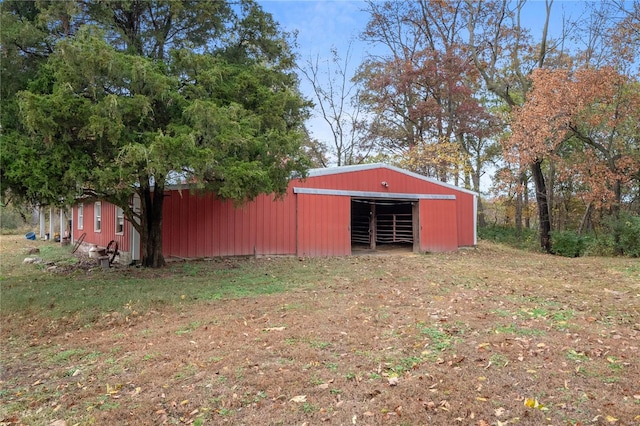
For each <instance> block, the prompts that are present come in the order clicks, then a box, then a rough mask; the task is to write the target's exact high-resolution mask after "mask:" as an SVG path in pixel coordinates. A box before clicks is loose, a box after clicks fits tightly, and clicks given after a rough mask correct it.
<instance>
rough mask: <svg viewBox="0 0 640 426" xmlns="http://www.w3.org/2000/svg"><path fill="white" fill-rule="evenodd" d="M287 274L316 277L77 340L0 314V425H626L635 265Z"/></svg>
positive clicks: (635, 418) (503, 251) (490, 254)
mask: <svg viewBox="0 0 640 426" xmlns="http://www.w3.org/2000/svg"><path fill="white" fill-rule="evenodd" d="M287 261H288V262H290V260H286V259H263V260H260V259H258V260H256V259H247V260H243V261H241V262H256V263H260V262H273V263H274V264H275V263H277V262H287ZM293 265H297V266H295V267H298V268H305V267H306V268H308V269H309V273H310V274H315V276H317V279H316V280H315V281H314V283H313V284H312V285H311V286H306V287H304V288H302V289H297V290H293V291H290V292H285V293H278V294H272V295H261V296H258V297H247V298H233V299H221V300H212V301H206V302H202V301H200V302H197V303H190V304H186V303H185V304H176V305H171V306H165V307H159V308H158V309H153V310H148V311H146V312H137V311H136V310H135V307H134V306H132V307H131V308H130V309H129V311H125V312H124V313H118V312H110V313H104V315H103V316H102V317H101V318H100V319H99V320H98V321H96V322H95V323H93V324H89V325H87V324H80V323H77V322H75V321H74V319H73V318H61V319H56V320H50V319H49V320H48V319H46V318H45V317H38V316H32V317H21V316H20V315H18V314H11V315H4V314H3V315H2V319H1V321H2V322H1V324H2V332H1V337H2V349H1V350H2V352H1V355H2V370H1V372H0V374H1V376H0V380H1V382H0V424H1V425H17V424H34V425H35V424H45V425H46V424H56V425H63V424H67V425H73V424H80V425H84V424H97V425H159V424H196V425H202V424H233V425H267V424H269V425H278V424H282V425H319V424H331V425H387V424H388V425H457V424H459V425H479V426H483V425H507V424H510V425H511V424H519V425H546V424H549V425H568V424H570V425H640V349H639V347H640V313H639V310H640V266H639V262H638V261H637V259H636V260H633V259H601V258H579V259H566V258H559V257H552V256H547V255H541V254H532V253H525V252H520V251H516V250H513V249H510V248H506V247H503V246H498V245H493V244H490V243H484V242H482V243H481V244H480V245H479V247H478V248H476V249H470V250H461V251H459V252H457V253H450V254H427V255H415V254H407V253H403V254H401V255H394V254H392V253H388V254H385V255H375V256H370V255H362V256H355V257H345V258H332V259H322V260H309V259H300V260H299V261H298V262H297V263H293ZM143 273H144V272H143ZM6 282H7V281H6V280H5V281H4V283H5V284H6ZM211 285H212V286H215V278H214V276H212V282H211ZM187 296H188V295H187ZM56 421H57V423H55V422H56Z"/></svg>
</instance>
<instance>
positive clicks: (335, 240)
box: [297, 194, 351, 257]
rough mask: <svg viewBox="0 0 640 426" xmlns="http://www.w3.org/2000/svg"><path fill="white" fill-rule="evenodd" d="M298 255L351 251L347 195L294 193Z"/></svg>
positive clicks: (322, 254)
mask: <svg viewBox="0 0 640 426" xmlns="http://www.w3.org/2000/svg"><path fill="white" fill-rule="evenodd" d="M297 197H298V221H297V223H298V226H297V228H298V230H297V235H298V252H297V254H298V256H309V257H314V256H344V255H349V254H351V231H350V229H349V228H350V225H351V198H350V197H343V196H332V195H312V194H297Z"/></svg>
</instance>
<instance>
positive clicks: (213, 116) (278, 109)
mask: <svg viewBox="0 0 640 426" xmlns="http://www.w3.org/2000/svg"><path fill="white" fill-rule="evenodd" d="M74 19H82V24H81V25H78V30H77V31H75V32H74V34H73V36H69V37H65V38H62V39H60V40H59V41H58V42H57V43H56V45H55V47H54V49H53V51H52V53H51V55H50V56H49V58H48V60H47V62H46V63H44V64H43V65H42V66H41V67H40V68H39V70H38V76H39V78H38V79H34V80H33V81H32V82H31V83H33V84H30V85H29V87H28V90H25V91H22V92H20V93H19V96H18V104H19V107H20V112H21V114H20V118H21V120H22V121H21V122H22V123H23V125H24V126H25V127H26V129H27V130H28V134H29V138H25V139H24V140H22V141H21V143H20V144H19V145H20V146H19V149H24V148H25V147H26V146H29V144H31V145H33V147H34V150H35V151H38V150H40V151H39V152H48V153H55V155H56V157H55V161H54V160H53V158H51V159H50V160H48V161H51V162H52V164H51V166H55V167H54V168H52V169H51V170H45V169H44V168H40V169H39V170H38V173H43V172H44V175H43V176H44V177H43V178H42V179H46V178H49V179H53V180H55V182H56V187H55V188H53V189H52V190H51V193H52V195H56V196H58V197H65V198H66V199H69V197H73V196H75V195H80V194H83V195H89V196H92V197H95V198H96V199H101V200H106V201H109V202H112V203H114V204H116V205H118V206H120V207H122V209H123V210H124V212H125V214H126V215H127V217H128V218H129V220H130V221H131V223H132V224H133V226H134V227H135V228H136V230H137V231H138V232H139V233H140V236H141V243H142V263H143V265H145V266H151V267H160V266H162V265H164V257H163V255H162V232H161V230H162V206H163V200H164V197H165V194H164V191H165V188H166V186H167V185H170V184H174V183H188V184H190V185H192V187H193V188H197V189H203V190H211V191H214V192H215V193H216V194H217V195H218V196H219V197H221V198H224V199H233V200H236V201H238V202H241V201H243V200H247V199H251V198H253V197H255V196H257V195H258V194H261V193H276V194H281V193H283V192H284V191H285V190H286V188H287V183H288V180H289V178H290V177H291V176H292V174H294V173H298V174H304V173H305V170H306V167H307V160H306V158H305V157H304V156H303V154H302V150H301V149H300V147H301V144H302V142H303V141H304V129H303V122H304V119H305V118H306V117H307V109H308V104H307V103H306V102H305V101H304V99H302V97H301V96H300V94H299V92H298V89H297V83H298V82H297V79H296V77H295V74H293V73H292V72H291V70H292V67H293V59H294V58H293V55H292V54H291V52H290V50H289V47H288V46H289V44H288V39H287V36H286V34H283V33H281V32H280V31H279V29H278V26H277V24H276V23H275V22H273V20H272V19H271V16H270V15H268V14H266V13H264V12H263V11H262V10H261V9H260V8H259V7H258V6H257V5H256V4H255V3H253V2H250V1H245V2H241V3H240V4H235V5H231V4H229V3H225V2H195V1H193V2H192V1H180V2H173V1H151V2H149V1H121V2H89V3H88V4H85V9H84V10H83V11H82V13H80V14H78V15H77V17H76V18H74ZM35 83H38V84H35ZM18 154H19V152H18ZM19 161H20V156H19V155H18V156H15V157H13V158H10V159H9V161H8V163H10V164H11V165H12V166H13V169H18V170H21V172H22V173H23V174H24V175H25V176H29V175H30V174H31V173H30V172H29V171H28V170H25V169H26V168H25V167H20V166H19V165H16V164H17V163H18V162H19ZM135 194H137V195H138V196H139V198H140V202H141V209H140V211H134V209H133V207H132V202H131V200H132V196H133V195H135Z"/></svg>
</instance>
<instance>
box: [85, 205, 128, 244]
mask: <svg viewBox="0 0 640 426" xmlns="http://www.w3.org/2000/svg"><path fill="white" fill-rule="evenodd" d="M82 204H83V206H84V207H83V229H78V206H77V205H76V206H74V207H73V230H72V231H73V232H72V234H73V240H74V241H77V240H78V239H79V238H80V236H81V235H82V234H83V233H86V234H87V235H86V237H85V238H84V243H85V244H95V245H97V246H98V247H102V248H104V247H106V246H107V245H108V244H109V242H111V240H115V241H117V243H118V250H120V251H126V252H128V251H129V248H130V245H131V244H130V241H131V236H130V228H131V224H130V223H129V222H128V221H127V220H126V218H125V221H124V233H123V234H119V235H116V206H115V205H113V204H111V203H108V202H106V201H102V202H101V203H100V204H101V205H102V208H101V228H102V229H101V230H100V232H96V231H95V230H94V225H95V223H94V220H95V216H94V214H95V210H94V206H95V203H93V202H89V203H87V202H85V203H82Z"/></svg>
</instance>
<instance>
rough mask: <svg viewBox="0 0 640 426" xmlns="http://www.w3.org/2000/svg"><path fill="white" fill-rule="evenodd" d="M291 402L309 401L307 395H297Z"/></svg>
mask: <svg viewBox="0 0 640 426" xmlns="http://www.w3.org/2000/svg"><path fill="white" fill-rule="evenodd" d="M289 401H291V402H307V395H297V396H294V397H293V398H291V399H290V400H289Z"/></svg>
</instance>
